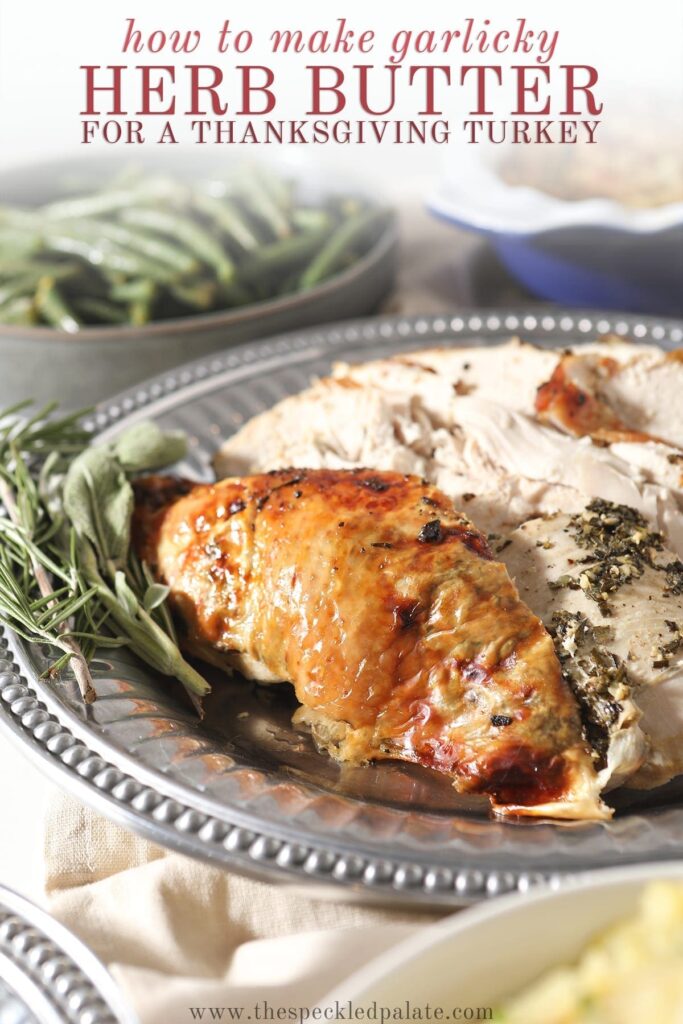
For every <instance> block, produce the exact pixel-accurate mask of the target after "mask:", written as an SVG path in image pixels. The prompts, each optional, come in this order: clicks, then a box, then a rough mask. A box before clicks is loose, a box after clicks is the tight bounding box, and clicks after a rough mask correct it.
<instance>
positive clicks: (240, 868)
mask: <svg viewBox="0 0 683 1024" xmlns="http://www.w3.org/2000/svg"><path fill="white" fill-rule="evenodd" d="M608 332H613V333H615V334H617V335H621V336H624V337H632V338H634V339H635V340H637V341H640V342H651V343H656V344H658V345H661V346H663V347H673V346H676V345H678V344H681V343H682V342H683V324H681V322H678V321H658V320H653V319H634V318H629V317H620V316H610V315H606V314H593V313H583V312H566V313H565V312H557V311H555V310H552V311H547V312H545V311H542V310H541V311H539V310H538V309H537V310H534V311H529V312H524V311H521V312H520V311H504V310H503V311H491V310H488V311H485V310H483V311H471V312H467V313H462V312H461V313H459V314H457V315H452V316H446V315H444V316H431V317H417V318H391V319H389V318H381V319H373V320H363V321H351V322H348V323H344V324H341V325H337V326H335V327H331V328H324V329H320V330H312V331H304V332H300V333H296V334H288V335H284V336H281V337H277V338H273V339H270V340H267V341H264V342H260V343H257V344H250V345H245V346H241V347H239V348H233V349H230V350H228V351H226V352H225V353H223V354H221V355H218V356H215V357H211V358H208V359H206V360H203V361H199V362H194V363H190V364H188V365H187V366H184V367H181V368H179V369H178V370H176V371H174V372H173V373H170V374H167V375H165V376H162V377H157V378H155V379H154V380H152V381H150V382H148V383H145V384H143V385H141V386H139V387H137V388H135V389H132V390H130V391H127V392H125V393H123V394H122V395H119V396H118V397H117V398H115V399H112V400H111V401H109V402H106V403H105V404H103V405H102V406H101V407H100V408H99V410H98V411H97V413H96V414H95V416H94V418H93V423H92V426H93V429H95V430H96V431H98V432H99V433H100V435H101V436H102V437H107V436H111V435H113V434H114V433H115V432H116V431H118V430H120V429H121V428H122V427H124V426H127V425H130V424H131V423H133V422H135V421H136V420H139V419H142V418H153V419H155V420H156V421H157V422H159V423H160V424H161V426H162V427H164V428H168V429H171V428H172V429H181V430H184V431H186V432H187V434H188V435H189V437H190V441H191V447H190V454H189V457H188V458H187V459H186V460H185V462H184V463H183V464H182V465H181V466H180V467H179V471H180V472H182V473H184V474H186V475H188V476H190V477H194V478H197V479H205V480H208V479H211V469H210V460H211V456H212V454H213V452H214V451H215V449H216V448H217V447H218V445H219V443H220V441H221V439H222V438H224V437H225V436H227V435H228V434H230V433H231V432H232V431H234V430H236V429H238V428H239V427H240V426H241V424H243V423H244V422H245V421H246V420H247V419H248V418H249V417H251V416H253V415H255V414H256V413H259V412H262V411H263V410H264V409H267V408H268V407H270V406H272V405H273V404H274V403H275V402H277V401H278V400H279V399H281V398H283V397H284V396H285V395H288V394H292V393H294V392H297V391H299V390H301V389H302V388H304V387H305V386H306V385H307V384H308V382H309V381H310V379H311V378H312V377H314V376H316V375H320V374H325V373H326V372H327V371H328V370H329V368H330V365H331V363H332V362H333V361H334V360H336V359H347V360H356V361H357V360H363V359H370V358H374V357H377V356H380V355H384V354H388V353H392V352H398V351H408V350H410V349H413V348H417V347H421V346H433V345H473V344H475V345H478V344H487V343H492V342H496V341H500V340H503V339H505V338H507V337H509V336H510V335H511V334H514V333H519V334H521V335H522V336H523V337H525V338H527V339H529V340H532V341H534V342H535V343H538V344H541V345H547V346H551V347H552V346H562V345H566V344H569V343H574V342H577V341H581V340H586V339H590V338H591V337H595V335H596V334H604V333H608ZM0 645H2V646H0V727H2V729H3V730H4V732H5V733H7V734H8V735H9V736H11V737H12V738H13V739H15V740H16V741H17V742H18V743H19V744H20V745H21V747H22V748H23V749H24V750H25V752H26V753H27V754H29V755H30V756H31V757H32V758H33V759H34V761H35V762H36V763H37V764H39V765H40V766H42V767H43V768H44V769H45V770H46V771H47V772H48V774H49V775H50V776H51V778H52V779H53V781H54V782H56V783H58V784H59V785H62V786H63V787H65V788H67V789H69V790H71V791H72V792H73V793H74V794H75V795H77V796H78V797H80V798H81V799H83V800H84V801H87V802H88V803H90V804H91V805H92V806H94V807H95V808H97V809H98V810H100V811H101V812H103V813H104V814H106V815H108V816H109V817H110V818H113V819H114V820H116V821H117V822H119V823H120V824H122V825H124V826H126V827H129V828H131V829H134V830H135V831H137V832H139V833H141V834H143V835H145V836H146V837H148V838H149V839H152V840H154V841H155V842H157V843H160V844H162V845H164V846H166V847H168V848H169V849H172V850H176V851H179V852H181V853H184V854H188V855H190V856H192V857H196V858H200V859H203V860H206V861H210V862H212V863H214V864H218V865H221V866H223V867H225V868H227V869H230V870H232V871H236V872H240V873H242V874H245V875H250V876H253V877H257V878H261V879H265V880H269V881H279V882H288V883H290V884H292V885H303V884H305V885H306V886H308V887H309V890H308V891H309V892H310V893H311V894H318V895H332V896H334V897H335V898H337V899H339V898H342V897H347V898H351V899H355V900H367V901H381V902H384V903H390V902H393V903H400V904H411V905H423V906H424V905H439V906H457V905H462V904H464V903H468V902H472V901H474V900H479V899H482V898H485V897H490V896H495V895H498V894H499V893H503V892H508V891H512V890H518V891H524V890H525V889H527V888H529V887H530V886H532V885H534V884H535V883H537V882H541V881H543V882H550V883H551V884H558V883H559V882H561V880H562V878H563V877H564V876H566V875H567V874H569V873H573V872H576V871H580V870H584V869H587V868H597V867H601V866H608V865H613V864H620V863H624V862H627V861H647V860H657V859H672V858H675V857H677V856H679V855H681V854H683V784H681V783H680V782H673V783H671V784H669V785H668V786H665V787H662V788H660V789H658V790H655V791H652V792H650V793H635V792H631V793H629V792H628V791H626V790H623V791H621V792H618V793H616V794H614V795H610V799H611V800H613V802H614V803H615V805H616V806H617V813H616V816H615V818H614V819H613V820H612V821H611V822H608V823H598V824H595V823H582V822H564V823H557V822H555V823H552V822H548V821H537V822H531V821H523V820H520V821H509V822H502V821H499V820H494V819H492V818H491V816H490V814H489V812H488V806H487V804H486V803H485V802H484V801H481V800H478V799H465V798H463V797H461V796H458V795H457V794H456V793H455V792H454V790H453V789H452V787H451V786H450V784H449V781H448V779H446V778H445V777H443V776H440V775H438V774H436V773H433V772H429V771H427V770H424V769H419V768H416V767H413V766H409V765H403V764H398V763H396V764H392V763H383V764H380V765H372V766H369V767H366V768H349V767H341V766H339V765H337V764H335V763H334V762H333V761H331V760H330V759H329V758H327V757H325V756H324V755H321V754H319V753H317V752H316V750H315V749H314V747H313V744H312V742H311V740H310V737H309V736H308V735H307V734H306V733H304V732H300V731H297V730H295V729H294V728H293V727H292V725H291V723H290V717H291V713H292V711H293V709H294V707H295V702H294V698H293V695H292V691H291V688H290V687H288V686H285V685H283V686H281V687H272V686H271V687H265V686H258V685H256V684H254V683H250V682H247V681H245V680H241V679H239V678H232V679H231V678H228V677H225V676H222V675H221V674H220V673H217V672H215V671H214V670H212V669H207V670H206V671H207V673H208V674H209V677H210V678H211V680H212V682H213V684H214V687H213V693H212V694H211V697H210V698H209V700H208V701H207V703H206V717H205V720H204V721H203V722H201V723H200V722H199V721H198V719H197V716H196V713H195V712H194V710H193V709H192V707H191V706H190V704H189V702H188V701H187V700H186V698H185V695H184V694H183V692H182V691H181V689H180V687H179V686H177V685H176V684H175V683H174V682H173V681H170V680H168V679H165V678H161V677H157V678H155V677H154V674H153V673H151V672H150V671H149V670H147V669H145V668H144V667H142V666H141V665H140V664H139V663H138V662H137V661H136V660H135V659H134V658H132V657H131V656H129V655H127V654H126V653H125V652H124V653H117V654H116V655H115V656H113V657H110V658H109V659H108V660H100V661H98V662H97V664H96V665H95V667H94V668H95V673H94V674H95V679H96V688H97V692H98V700H97V701H96V702H95V703H94V704H93V705H91V706H90V707H87V708H86V707H85V706H84V705H83V703H82V702H81V700H80V697H79V695H78V692H77V689H76V687H75V684H74V682H73V680H72V679H71V678H70V677H69V675H68V674H65V675H64V677H63V678H62V679H61V680H59V681H57V682H48V681H46V680H44V679H43V678H41V676H42V673H43V671H44V669H45V667H46V659H45V652H44V651H42V650H41V649H39V648H38V647H36V646H28V645H25V644H24V643H23V642H22V641H20V640H19V639H18V638H16V637H15V636H12V635H9V634H8V633H5V635H4V636H3V637H2V639H0Z"/></svg>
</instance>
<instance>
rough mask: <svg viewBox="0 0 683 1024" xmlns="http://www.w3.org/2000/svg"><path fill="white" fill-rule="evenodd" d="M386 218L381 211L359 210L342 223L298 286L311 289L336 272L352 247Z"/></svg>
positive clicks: (310, 265) (304, 273)
mask: <svg viewBox="0 0 683 1024" xmlns="http://www.w3.org/2000/svg"><path fill="white" fill-rule="evenodd" d="M386 216H387V215H386V210H383V209H377V210H371V211H369V210H361V212H360V213H356V214H355V215H354V216H352V217H349V219H348V220H346V221H343V222H342V223H341V224H340V225H339V227H338V228H337V230H336V231H335V232H334V234H332V235H331V236H330V238H329V239H328V241H327V243H326V244H325V245H324V246H323V247H322V249H321V250H320V251H319V252H318V253H317V254H316V255H315V257H314V258H313V260H312V261H311V262H310V263H309V265H308V266H307V267H306V269H305V270H304V272H303V274H302V275H301V277H300V278H299V284H300V286H301V287H302V288H312V287H313V285H316V284H318V283H319V282H320V281H323V280H324V279H325V278H326V277H329V276H330V275H331V274H333V273H334V272H335V271H336V270H338V269H339V268H340V266H341V265H342V264H343V263H344V260H345V259H346V258H347V256H348V255H349V253H350V251H351V250H352V249H353V247H354V246H355V245H357V244H358V243H359V242H360V241H362V240H363V239H365V238H367V237H368V236H370V235H371V234H372V233H373V231H375V230H376V228H377V227H378V226H379V225H380V224H382V223H384V222H386Z"/></svg>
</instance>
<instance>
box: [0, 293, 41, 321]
mask: <svg viewBox="0 0 683 1024" xmlns="http://www.w3.org/2000/svg"><path fill="white" fill-rule="evenodd" d="M0 320H1V321H2V323H4V324H21V325H26V326H30V325H31V324H34V323H35V322H36V313H35V307H34V304H33V297H32V296H29V295H20V296H19V297H18V298H16V299H11V300H10V301H9V302H5V303H3V304H2V305H1V306H0Z"/></svg>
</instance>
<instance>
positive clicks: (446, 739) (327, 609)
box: [135, 469, 609, 818]
mask: <svg viewBox="0 0 683 1024" xmlns="http://www.w3.org/2000/svg"><path fill="white" fill-rule="evenodd" d="M135 535H136V545H137V548H138V551H139V552H140V554H141V556H142V557H144V558H145V560H146V561H147V562H148V564H149V565H150V566H151V567H152V569H153V571H154V573H155V575H156V576H157V578H158V579H159V580H161V581H164V582H165V583H166V584H168V586H169V587H170V598H169V599H170V601H171V604H172V607H173V608H174V610H175V612H176V613H177V615H178V617H179V619H180V621H181V622H182V624H183V626H184V646H185V648H186V649H187V650H188V651H190V652H191V653H194V654H195V655H198V656H199V657H202V658H205V659H207V660H210V661H211V662H214V663H216V664H219V665H222V666H224V667H227V668H229V669H237V670H239V671H241V672H242V673H244V674H245V675H246V676H248V677H250V678H253V679H258V680H262V681H279V680H286V681H289V682H291V683H293V685H294V689H295V692H296V696H297V698H298V700H299V702H300V703H301V708H300V710H299V711H298V712H297V716H296V718H297V720H298V721H300V722H302V723H306V724H307V725H308V726H310V728H311V729H312V731H313V735H314V737H315V739H316V741H317V743H318V744H319V746H320V747H322V748H324V749H326V750H328V751H329V752H330V753H331V754H332V755H333V756H334V757H336V758H337V759H338V760H340V761H345V762H351V763H355V764H359V763H362V762H365V761H369V760H371V759H380V758H397V759H400V760H404V761H410V762H415V763H417V764H420V765H423V766H426V767H429V768H432V769H436V770H437V771H440V772H444V773H446V774H447V775H449V776H451V777H452V779H453V783H454V785H455V787H456V789H458V790H459V791H462V792H472V793H481V794H485V795H487V796H488V797H489V798H490V800H491V803H492V806H493V807H494V809H495V810H496V811H498V812H500V813H503V814H517V813H519V814H527V815H550V816H556V817H566V818H604V817H607V816H608V815H609V811H608V810H607V809H606V808H605V807H604V805H603V804H602V803H601V801H600V797H599V789H600V784H599V781H598V778H597V773H596V771H595V768H594V766H593V764H592V761H591V756H590V753H589V750H588V747H587V744H586V741H585V739H584V736H583V733H582V726H581V721H580V716H579V712H578V707H577V703H576V701H575V698H574V696H573V694H572V692H571V689H570V687H569V685H568V684H567V682H566V681H565V680H564V679H563V676H562V672H561V667H560V663H559V660H558V657H557V655H556V653H555V648H554V646H553V641H552V639H551V637H550V635H549V634H548V632H547V631H546V629H545V628H544V626H543V624H542V622H541V620H540V619H539V618H538V617H537V616H536V615H535V614H534V613H533V612H531V611H530V610H529V608H528V607H527V606H526V605H525V604H524V603H523V602H522V601H521V600H520V598H519V595H518V593H517V590H516V588H515V586H514V584H513V583H512V581H511V579H510V577H509V575H508V573H507V570H506V569H505V566H504V565H503V564H502V563H501V562H500V561H497V560H496V558H495V557H494V556H493V554H492V552H491V550H490V548H489V546H488V543H487V541H486V538H485V537H484V535H483V534H481V533H480V532H479V531H478V530H477V529H476V528H475V527H474V526H473V525H472V523H471V522H470V521H469V519H467V518H466V516H464V515H462V514H461V513H459V512H457V511H455V509H454V508H453V505H452V503H451V501H450V500H449V499H448V498H447V497H446V496H445V495H444V494H443V493H442V492H441V491H439V490H437V489H436V488H434V487H432V486H430V485H428V484H427V483H426V482H424V481H422V480H421V479H419V478H417V477H415V476H409V475H404V474H401V473H396V472H378V471H370V470H331V469H330V470H325V469H321V470H305V469H297V470H279V471H274V472H271V473H267V474H261V475H256V476H251V477H242V478H232V479H226V480H222V481H220V482H219V483H216V484H214V485H192V484H187V483H185V482H182V481H176V480H171V479H169V478H160V477H151V478H147V479H145V480H142V481H140V482H139V484H138V486H137V512H136V525H135Z"/></svg>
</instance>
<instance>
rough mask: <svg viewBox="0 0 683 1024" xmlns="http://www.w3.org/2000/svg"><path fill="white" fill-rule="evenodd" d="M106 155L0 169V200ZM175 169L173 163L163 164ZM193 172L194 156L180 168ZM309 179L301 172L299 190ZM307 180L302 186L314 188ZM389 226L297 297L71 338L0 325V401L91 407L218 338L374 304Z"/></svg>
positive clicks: (383, 276) (227, 341)
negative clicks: (353, 259)
mask: <svg viewBox="0 0 683 1024" xmlns="http://www.w3.org/2000/svg"><path fill="white" fill-rule="evenodd" d="M113 169H115V166H114V167H113V165H112V161H107V163H106V165H103V163H102V162H101V161H99V160H92V161H88V162H87V163H85V162H83V161H79V162H74V161H63V162H58V163H51V164H46V165H42V166H30V167H26V168H20V169H16V170H11V171H5V172H3V173H0V202H13V203H21V204H27V205H28V204H30V203H36V202H43V201H46V200H48V199H50V198H53V197H54V196H55V195H57V194H59V189H55V188H54V187H53V186H51V185H49V184H46V183H55V182H56V183H59V182H60V181H64V180H67V179H68V178H69V177H73V176H78V177H79V178H80V179H83V180H87V179H90V178H92V180H101V177H102V175H103V174H104V173H106V175H107V176H110V175H111V174H112V171H113ZM167 169H168V170H170V171H172V172H173V173H176V170H177V168H176V167H173V168H167ZM193 169H194V171H195V172H196V173H201V172H202V171H203V172H204V173H206V170H207V168H206V165H205V164H204V165H202V164H199V163H198V162H197V161H189V162H185V163H184V164H182V165H181V173H184V174H191V173H192V170H193ZM312 183H314V175H313V174H311V173H309V174H307V175H306V176H305V181H304V189H306V188H308V187H309V185H311V184H312ZM319 188H320V186H319V185H317V183H315V184H312V189H315V190H316V191H317V190H319ZM397 238H398V235H397V228H396V225H395V223H393V222H390V224H389V226H388V227H387V229H386V231H385V232H384V234H383V235H382V236H381V237H380V238H379V239H378V241H377V242H376V243H375V245H374V246H373V248H372V249H371V250H370V251H369V252H368V253H367V254H366V255H365V256H364V257H363V258H362V259H360V260H359V261H358V262H357V263H355V264H354V265H353V266H352V267H350V268H349V269H348V270H346V271H344V272H343V273H341V274H337V275H336V276H335V277H333V278H330V280H329V281H325V282H324V283H323V284H321V285H318V286H317V287H316V288H312V289H310V290H309V291H306V292H302V293H300V294H298V295H291V296H285V297H282V298H276V299H271V300H268V301H266V302H259V303H254V304H253V305H250V306H244V307H242V308H240V309H235V310H225V311H222V312H217V313H207V314H204V315H200V316H190V317H183V318H182V319H177V320H163V321H157V322H155V323H151V324H148V325H146V326H145V327H91V328H87V329H85V330H82V331H80V332H79V334H78V335H77V336H74V335H67V334H63V333H61V332H60V331H56V330H53V329H52V328H49V327H15V326H9V325H4V324H0V408H2V407H4V406H7V405H10V404H13V403H14V402H17V401H19V400H21V399H24V398H33V399H35V400H36V401H39V402H46V401H50V400H52V399H55V398H57V399H59V400H60V402H61V403H62V404H63V405H65V406H67V407H74V408H75V407H80V406H86V405H88V406H89V405H92V404H94V403H95V402H97V401H99V400H100V399H102V398H105V397H106V396H107V395H110V394H113V393H114V392H116V391H119V390H121V389H123V388H126V387H129V386H130V385H132V384H135V383H136V382H137V381H139V380H143V379H145V378H147V377H150V376H152V375H155V374H158V373H163V372H164V370H168V369H171V368H172V367H174V366H177V365H178V364H179V363H183V362H187V360H188V359H196V358H200V357H202V356H206V355H207V354H209V353H211V352H214V351H218V350H220V349H224V348H225V347H226V346H227V345H233V344H237V343H238V342H241V341H249V340H251V339H254V338H258V337H264V336H266V335H269V334H279V333H281V332H283V331H288V330H292V329H295V328H299V327H309V326H312V325H314V324H317V323H325V322H331V321H335V320H343V319H346V318H348V317H356V316H363V315H367V314H369V313H373V312H375V311H376V310H377V308H378V307H379V305H380V303H381V302H382V300H383V299H384V298H385V297H386V295H387V294H388V292H389V291H390V289H391V287H392V284H393V281H394V276H395V270H396V252H397Z"/></svg>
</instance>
